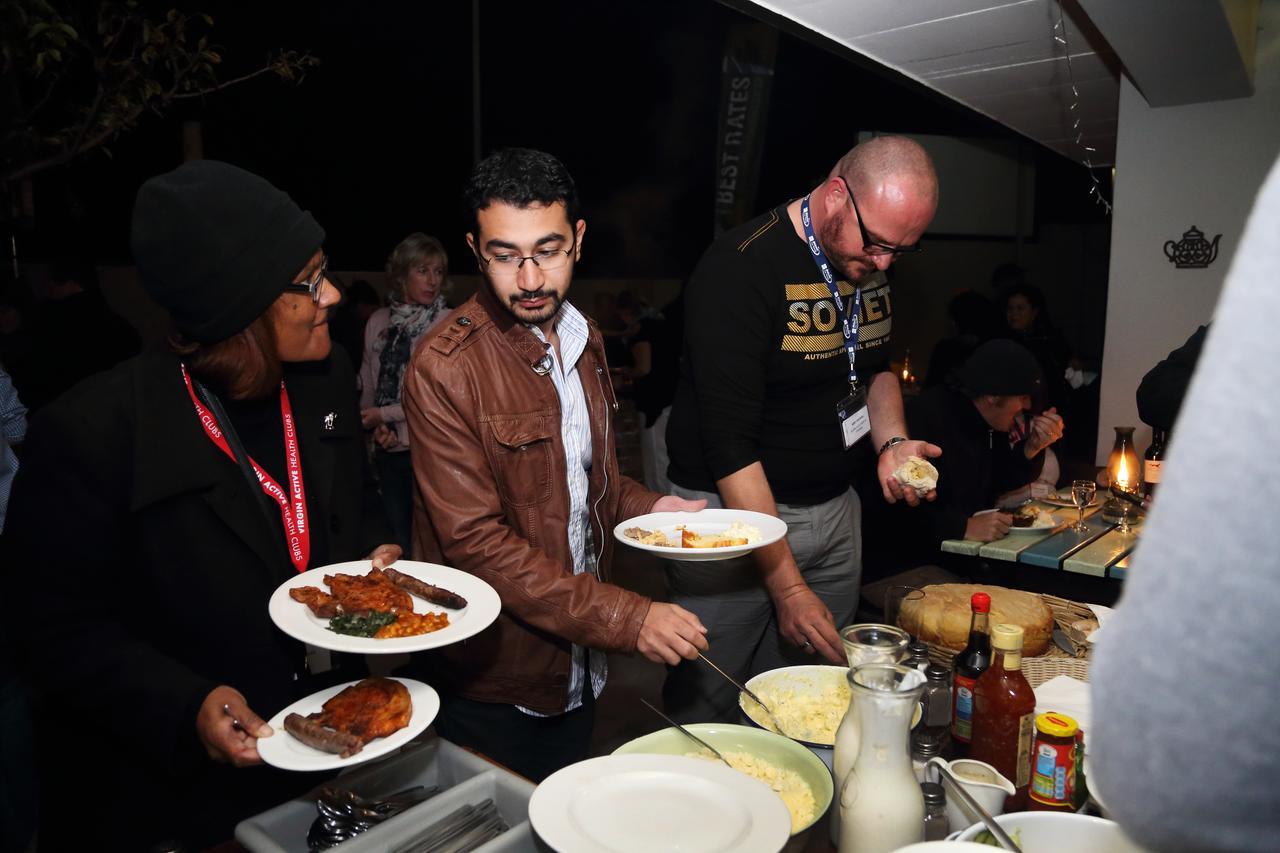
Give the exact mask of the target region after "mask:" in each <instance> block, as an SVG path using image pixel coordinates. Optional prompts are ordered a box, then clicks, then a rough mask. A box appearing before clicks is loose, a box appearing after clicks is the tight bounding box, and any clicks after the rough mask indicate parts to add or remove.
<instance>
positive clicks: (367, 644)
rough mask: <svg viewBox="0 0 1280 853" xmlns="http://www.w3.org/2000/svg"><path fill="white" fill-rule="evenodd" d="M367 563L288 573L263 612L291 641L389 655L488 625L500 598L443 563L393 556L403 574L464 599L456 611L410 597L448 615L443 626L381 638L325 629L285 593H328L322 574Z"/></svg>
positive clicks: (365, 568)
mask: <svg viewBox="0 0 1280 853" xmlns="http://www.w3.org/2000/svg"><path fill="white" fill-rule="evenodd" d="M371 567H372V563H370V562H369V561H368V560H356V561H354V562H350V563H334V564H333V565H331V566H322V567H321V568H318V569H312V570H311V571H308V572H303V573H302V574H299V575H294V576H293V577H291V578H289V579H288V580H287V581H285V582H284V583H282V584H280V586H278V587H276V591H275V592H274V593H272V594H271V600H270V601H268V602H267V612H268V613H269V614H270V615H271V621H272V622H275V623H276V627H277V628H279V629H280V630H281V631H284V632H285V633H286V634H288V635H289V636H290V637H293V638H294V639H295V640H301V641H302V642H304V643H308V644H310V645H312V646H315V647H317V648H321V649H331V650H333V651H335V652H354V653H356V654H366V655H389V654H395V653H397V652H419V651H422V650H423V649H436V648H439V647H441V646H447V645H449V644H450V643H456V642H458V641H459V640H465V639H467V638H468V637H471V636H474V635H475V634H478V633H480V632H481V631H483V630H484V629H485V628H488V627H489V625H491V624H492V623H493V620H495V619H497V618H498V612H499V611H500V610H502V601H501V599H499V598H498V593H497V591H496V590H494V588H493V587H491V586H489V584H487V583H485V582H484V581H482V580H480V578H478V577H476V576H475V575H473V574H469V573H467V572H462V571H458V570H457V569H451V568H449V567H448V566H437V565H436V564H435V563H418V562H415V561H413V560H397V561H396V562H395V563H393V564H392V566H391V567H392V568H394V569H398V570H399V571H402V572H404V573H405V574H406V575H413V576H414V577H415V578H417V579H418V580H421V581H426V582H427V583H429V584H434V585H435V586H439V587H444V588H445V589H447V590H449V591H450V592H456V593H457V594H458V595H461V596H462V597H463V598H465V599H466V600H467V606H466V607H464V608H462V609H461V610H452V609H450V608H448V607H441V606H440V605H438V604H432V603H430V602H428V601H423V600H422V599H420V598H418V597H417V596H412V598H413V610H414V612H415V613H427V612H431V613H441V612H443V613H447V614H449V624H448V626H447V627H444V628H441V629H440V630H439V631H432V632H431V633H429V634H418V635H417V636H413V637H392V638H390V639H386V640H379V639H376V638H374V637H351V636H348V635H346V634H335V633H334V632H333V631H330V630H329V620H328V619H321V618H320V617H318V616H316V615H315V614H314V613H312V612H311V608H310V607H307V605H305V604H303V603H301V602H299V601H294V600H293V599H292V598H290V597H289V590H291V589H296V588H297V587H302V586H314V587H317V588H318V589H321V590H324V591H325V592H328V591H329V587H328V585H326V584H325V582H324V576H325V575H334V574H347V575H367V574H368V573H369V569H370V568H371Z"/></svg>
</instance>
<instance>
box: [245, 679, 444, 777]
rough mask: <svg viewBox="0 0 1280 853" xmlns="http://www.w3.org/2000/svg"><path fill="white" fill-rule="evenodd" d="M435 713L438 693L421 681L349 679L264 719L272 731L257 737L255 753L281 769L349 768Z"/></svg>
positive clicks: (404, 737) (395, 743)
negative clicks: (268, 718)
mask: <svg viewBox="0 0 1280 853" xmlns="http://www.w3.org/2000/svg"><path fill="white" fill-rule="evenodd" d="M340 694H341V695H340ZM331 700H332V701H331ZM326 702H328V703H329V707H328V708H326V707H324V706H325V703H326ZM439 712H440V696H439V694H437V693H436V691H435V690H434V689H432V688H431V687H430V686H428V685H426V684H423V683H422V682H421V681H414V680H412V679H409V678H366V679H363V680H361V681H350V682H347V683H346V684H339V685H338V686H336V687H330V688H329V689H327V690H321V691H319V692H317V693H312V694H311V695H310V696H308V697H307V698H305V699H299V700H298V701H297V702H294V703H293V704H292V705H290V706H289V707H288V708H285V709H284V710H283V711H281V712H280V713H278V714H276V715H275V716H274V717H272V718H271V719H270V720H268V721H267V724H268V725H270V726H271V728H272V729H273V730H274V734H272V735H271V737H266V738H259V739H258V755H260V756H262V760H263V761H265V762H266V763H267V764H270V765H272V766H273V767H279V768H281V769H282V770H332V769H334V768H337V767H350V766H352V765H355V764H361V763H363V762H365V761H371V760H373V759H375V758H380V757H381V756H383V755H386V754H387V753H388V752H391V751H392V750H394V749H398V748H399V747H401V746H403V745H404V744H406V743H408V742H409V741H410V740H412V739H413V738H414V737H416V736H417V735H419V734H421V733H422V731H423V729H425V728H426V727H427V726H429V725H431V721H432V720H434V719H435V718H436V714H438V713H439Z"/></svg>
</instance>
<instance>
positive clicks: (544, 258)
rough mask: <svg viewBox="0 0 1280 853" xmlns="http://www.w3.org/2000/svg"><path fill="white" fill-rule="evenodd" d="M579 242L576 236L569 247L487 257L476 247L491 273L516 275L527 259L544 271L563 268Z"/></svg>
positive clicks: (504, 253)
mask: <svg viewBox="0 0 1280 853" xmlns="http://www.w3.org/2000/svg"><path fill="white" fill-rule="evenodd" d="M577 243H578V241H577V238H576V237H575V238H574V241H573V242H572V243H570V244H569V248H567V249H543V250H542V251H540V252H534V253H533V254H532V255H517V254H515V253H514V252H498V253H497V254H495V255H494V256H493V257H492V258H486V257H485V256H484V254H483V253H481V251H480V250H479V249H476V257H477V258H479V259H480V262H481V263H482V264H484V265H485V268H486V269H488V270H489V272H490V273H491V274H493V275H498V276H514V275H515V274H516V273H518V272H520V268H521V267H522V266H524V262H525V261H533V265H534V266H535V267H537V268H538V269H540V270H542V271H543V272H552V271H554V270H558V269H563V268H564V267H565V266H567V265H568V263H569V258H571V257H573V248H574V246H576V245H577Z"/></svg>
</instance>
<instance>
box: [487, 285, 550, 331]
mask: <svg viewBox="0 0 1280 853" xmlns="http://www.w3.org/2000/svg"><path fill="white" fill-rule="evenodd" d="M485 284H486V285H487V286H488V288H489V293H490V295H492V296H493V298H494V301H495V302H497V303H498V304H499V305H501V306H502V307H503V308H505V309H507V312H508V313H509V314H511V316H512V317H515V318H516V320H518V321H519V322H521V323H529V324H534V325H536V324H538V323H545V322H547V321H548V320H550V319H551V318H552V317H554V316H555V315H556V312H557V311H559V310H560V303H561V302H563V301H564V299H563V297H562V296H561V295H560V294H559V293H557V292H555V291H554V290H550V289H548V288H545V287H542V288H539V289H538V290H536V291H534V292H533V293H527V292H520V293H515V294H512V295H511V296H510V297H508V298H506V299H503V298H502V297H501V296H500V295H498V293H497V291H496V290H495V289H494V287H493V284H492V283H491V282H490V281H489V280H488V279H487V278H486V279H485ZM525 299H546V300H547V302H546V304H545V305H543V306H542V307H540V308H538V309H536V310H530V309H528V308H525V307H523V306H521V305H520V301H521V300H525Z"/></svg>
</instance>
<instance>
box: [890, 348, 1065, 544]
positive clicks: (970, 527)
mask: <svg viewBox="0 0 1280 853" xmlns="http://www.w3.org/2000/svg"><path fill="white" fill-rule="evenodd" d="M1041 382H1042V379H1041V375H1040V366H1039V365H1038V364H1037V362H1036V359H1035V356H1033V355H1032V354H1031V353H1030V352H1028V351H1027V349H1026V348H1025V347H1023V346H1021V345H1020V344H1017V343H1014V342H1013V341H1008V340H994V341H988V342H987V343H985V344H983V345H982V346H980V347H978V348H977V349H976V350H974V352H973V354H972V355H971V356H969V358H968V360H966V361H965V363H964V364H963V365H962V366H961V367H960V368H959V369H958V370H957V371H956V372H955V374H954V377H953V380H952V382H951V383H949V384H948V385H945V386H937V387H934V388H929V389H926V390H925V391H924V393H922V394H921V395H920V396H919V397H917V398H916V399H915V400H913V401H911V403H910V404H909V405H908V406H907V426H908V429H910V431H911V434H912V435H913V436H916V437H918V438H919V439H921V440H923V441H927V442H929V443H931V444H936V445H938V446H939V447H942V448H944V450H945V453H944V454H943V455H942V456H939V457H937V458H935V459H932V460H930V461H931V462H932V463H933V464H934V466H935V467H936V468H937V469H938V498H937V500H936V501H933V502H932V503H929V504H925V505H924V506H922V507H920V508H919V509H917V510H915V511H914V512H913V513H911V514H910V515H909V517H908V515H907V514H904V513H897V515H898V518H897V519H895V522H896V523H895V527H896V528H897V529H898V530H900V531H902V532H906V531H908V530H909V531H910V532H911V535H903V536H899V537H897V540H896V541H897V542H898V543H899V545H900V547H901V549H903V553H901V555H900V559H903V558H907V559H910V560H911V562H912V565H922V564H924V563H929V562H935V561H936V560H937V554H938V547H939V544H940V543H941V542H942V541H943V540H944V539H974V540H978V541H980V542H990V541H992V540H995V539H999V538H1000V537H1002V536H1004V535H1005V533H1007V532H1008V531H1009V526H1010V525H1011V524H1012V522H1013V517H1012V515H1010V514H1009V513H1007V512H1003V511H996V512H991V511H989V510H992V509H993V508H995V507H997V505H998V502H999V501H1000V500H1001V499H1002V498H1004V499H1005V500H1006V501H1008V500H1010V499H1011V498H1015V499H1016V498H1021V497H1022V495H1023V493H1029V492H1030V487H1029V484H1032V483H1034V482H1035V481H1037V480H1038V479H1039V477H1040V475H1041V472H1042V469H1043V466H1044V464H1045V456H1046V454H1045V451H1046V449H1047V448H1048V447H1049V445H1051V444H1053V443H1054V442H1055V441H1057V440H1058V439H1060V438H1061V437H1062V433H1063V422H1062V418H1061V417H1060V416H1059V415H1058V414H1057V413H1056V412H1055V411H1054V410H1053V409H1049V410H1048V411H1046V412H1044V413H1041V414H1036V415H1034V416H1032V417H1030V418H1029V420H1028V424H1027V427H1026V429H1025V433H1023V434H1019V433H1018V432H1011V430H1013V428H1014V427H1015V424H1016V423H1017V421H1018V418H1019V416H1020V415H1023V414H1024V413H1030V412H1032V411H1034V409H1033V404H1034V401H1035V400H1036V399H1037V398H1038V396H1039V395H1040V392H1041ZM1010 493H1012V494H1010ZM1027 496H1028V497H1029V494H1027ZM922 532H923V533H924V535H920V534H921V533H922ZM913 543H914V548H913ZM904 567H905V566H904Z"/></svg>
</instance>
